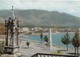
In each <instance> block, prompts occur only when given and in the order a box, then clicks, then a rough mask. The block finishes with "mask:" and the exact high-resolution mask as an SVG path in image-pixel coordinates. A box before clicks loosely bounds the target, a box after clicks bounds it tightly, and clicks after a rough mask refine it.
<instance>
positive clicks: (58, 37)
mask: <svg viewBox="0 0 80 57" xmlns="http://www.w3.org/2000/svg"><path fill="white" fill-rule="evenodd" d="M47 35H48V34H47ZM64 35H65V32H64V33H57V34H56V33H53V34H52V42H53V44H55V45H57V46H64V44H63V43H62V42H61V38H62V37H63V36H64ZM44 36H45V35H44ZM69 36H70V39H72V38H73V37H74V33H73V32H69ZM24 38H25V39H27V40H36V41H41V38H40V36H39V35H38V36H31V35H30V36H25V37H24ZM69 47H73V46H72V45H71V44H69Z"/></svg>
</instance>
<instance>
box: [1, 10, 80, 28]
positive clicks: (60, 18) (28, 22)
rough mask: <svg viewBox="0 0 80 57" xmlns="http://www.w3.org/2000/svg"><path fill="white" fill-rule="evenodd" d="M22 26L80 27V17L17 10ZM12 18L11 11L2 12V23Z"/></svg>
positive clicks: (40, 11)
mask: <svg viewBox="0 0 80 57" xmlns="http://www.w3.org/2000/svg"><path fill="white" fill-rule="evenodd" d="M15 15H16V16H17V18H19V20H20V25H21V26H61V27H63V26H64V27H65V26H67V27H80V25H79V24H80V19H79V17H76V16H72V15H70V14H67V13H60V12H57V11H45V10H34V9H33V10H15ZM9 16H10V10H0V22H4V19H3V18H5V17H6V18H8V17H9Z"/></svg>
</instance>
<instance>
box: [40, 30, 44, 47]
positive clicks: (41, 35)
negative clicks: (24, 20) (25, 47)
mask: <svg viewBox="0 0 80 57" xmlns="http://www.w3.org/2000/svg"><path fill="white" fill-rule="evenodd" d="M40 32H41V34H40V38H41V46H42V44H43V32H42V30H41V31H40Z"/></svg>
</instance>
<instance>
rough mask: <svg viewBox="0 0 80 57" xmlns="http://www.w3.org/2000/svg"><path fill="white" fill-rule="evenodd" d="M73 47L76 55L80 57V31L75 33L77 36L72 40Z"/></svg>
mask: <svg viewBox="0 0 80 57" xmlns="http://www.w3.org/2000/svg"><path fill="white" fill-rule="evenodd" d="M72 45H73V46H74V49H75V55H78V54H79V46H80V40H79V31H78V30H77V31H76V32H75V35H74V37H73V39H72Z"/></svg>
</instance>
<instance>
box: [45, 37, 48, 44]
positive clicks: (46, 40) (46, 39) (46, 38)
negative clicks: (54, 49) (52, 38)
mask: <svg viewBox="0 0 80 57" xmlns="http://www.w3.org/2000/svg"><path fill="white" fill-rule="evenodd" d="M44 41H45V42H46V45H47V43H48V37H47V36H45V37H44Z"/></svg>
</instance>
